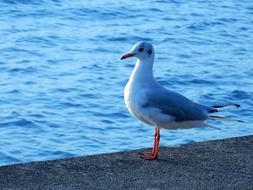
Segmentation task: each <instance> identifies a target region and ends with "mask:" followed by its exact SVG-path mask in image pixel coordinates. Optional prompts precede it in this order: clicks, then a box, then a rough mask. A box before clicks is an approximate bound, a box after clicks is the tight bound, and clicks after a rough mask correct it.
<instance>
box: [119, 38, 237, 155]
mask: <svg viewBox="0 0 253 190" xmlns="http://www.w3.org/2000/svg"><path fill="white" fill-rule="evenodd" d="M131 57H134V58H136V59H137V62H136V64H135V67H134V69H133V71H132V74H131V76H130V78H129V81H128V82H127V84H126V86H125V90H124V101H125V104H126V107H127V109H128V111H129V112H130V113H131V114H132V115H133V116H134V117H136V118H137V119H139V120H140V121H142V122H144V123H146V124H148V125H151V126H154V127H155V136H154V146H153V150H152V151H150V152H139V154H141V157H142V158H144V159H146V160H154V159H157V158H158V155H159V141H160V129H161V128H164V129H187V128H194V127H205V126H207V124H206V123H205V121H206V120H230V121H239V122H242V121H240V120H235V119H230V118H224V117H220V116H213V115H210V114H211V113H215V112H218V111H221V110H223V109H224V108H230V107H240V105H238V104H231V105H216V106H206V105H202V104H200V103H197V102H195V101H192V100H190V99H188V98H186V97H184V96H183V95H181V94H179V93H176V92H173V91H170V90H167V89H166V88H164V87H163V86H161V85H160V84H159V83H158V82H157V81H156V80H155V79H154V76H153V63H154V57H155V51H154V48H153V46H152V44H150V43H148V42H138V43H136V44H135V45H134V46H133V48H132V49H131V51H130V52H129V53H127V54H125V55H123V56H122V57H121V60H122V59H127V58H131ZM208 126H209V125H208Z"/></svg>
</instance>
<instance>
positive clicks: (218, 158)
mask: <svg viewBox="0 0 253 190" xmlns="http://www.w3.org/2000/svg"><path fill="white" fill-rule="evenodd" d="M136 152H137V151H130V152H119V153H113V154H102V155H94V156H84V157H78V158H70V159H61V160H53V161H45V162H36V163H28V164H18V165H10V166H2V167H0V189H148V190H151V189H153V190H155V189H171V190H177V189H184V190H185V189H194V190H198V189H204V190H205V189H221V190H225V189H229V190H231V189H238V190H252V189H253V136H247V137H240V138H232V139H226V140H218V141H209V142H202V143H194V144H189V145H183V146H181V147H176V148H174V147H173V148H170V147H169V148H166V147H163V148H161V156H160V159H159V160H156V161H147V160H143V159H140V158H139V156H138V154H136Z"/></svg>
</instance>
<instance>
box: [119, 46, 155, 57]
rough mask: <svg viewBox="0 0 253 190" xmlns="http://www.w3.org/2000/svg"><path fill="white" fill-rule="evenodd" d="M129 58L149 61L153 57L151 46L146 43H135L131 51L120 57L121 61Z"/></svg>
mask: <svg viewBox="0 0 253 190" xmlns="http://www.w3.org/2000/svg"><path fill="white" fill-rule="evenodd" d="M130 57H135V58H137V59H140V60H145V59H150V58H153V57H154V48H153V46H152V44H150V43H147V42H138V43H136V44H135V45H134V46H133V48H132V49H131V51H130V52H129V53H127V54H125V55H123V56H122V57H121V59H126V58H130Z"/></svg>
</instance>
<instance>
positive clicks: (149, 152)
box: [138, 151, 153, 156]
mask: <svg viewBox="0 0 253 190" xmlns="http://www.w3.org/2000/svg"><path fill="white" fill-rule="evenodd" d="M138 154H140V155H142V156H146V155H152V154H153V152H151V151H147V152H145V151H143V152H138Z"/></svg>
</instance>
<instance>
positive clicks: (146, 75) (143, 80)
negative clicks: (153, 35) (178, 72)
mask: <svg viewBox="0 0 253 190" xmlns="http://www.w3.org/2000/svg"><path fill="white" fill-rule="evenodd" d="M153 62H154V57H153V56H152V57H150V58H148V59H144V60H140V59H138V60H137V62H136V64H135V67H134V70H133V72H132V74H131V77H130V80H131V81H132V82H134V83H139V84H143V85H145V84H150V83H152V82H153V81H154V76H153Z"/></svg>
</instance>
